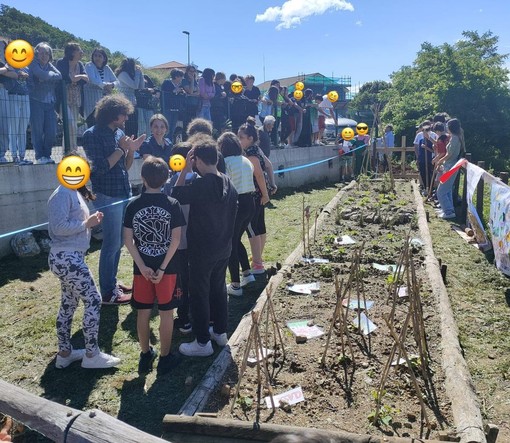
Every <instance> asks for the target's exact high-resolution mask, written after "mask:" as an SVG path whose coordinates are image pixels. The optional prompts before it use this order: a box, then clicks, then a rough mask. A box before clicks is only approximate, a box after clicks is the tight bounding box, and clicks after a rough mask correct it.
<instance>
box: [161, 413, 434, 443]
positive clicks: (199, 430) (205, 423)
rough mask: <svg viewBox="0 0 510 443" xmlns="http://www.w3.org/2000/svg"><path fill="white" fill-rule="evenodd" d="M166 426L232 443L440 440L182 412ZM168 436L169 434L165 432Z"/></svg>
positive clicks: (167, 419)
mask: <svg viewBox="0 0 510 443" xmlns="http://www.w3.org/2000/svg"><path fill="white" fill-rule="evenodd" d="M163 426H164V428H165V430H166V431H168V432H171V433H172V436H173V438H174V440H175V441H179V438H178V434H187V435H193V436H203V437H209V438H212V440H206V439H205V438H204V439H203V440H200V439H199V438H197V439H193V437H192V439H191V440H185V441H192V442H195V441H196V442H204V441H211V442H212V441H214V442H219V441H224V439H225V438H230V439H232V440H230V441H231V442H239V441H243V440H244V441H265V442H267V441H270V440H272V439H273V438H275V437H277V436H279V435H289V434H294V435H299V436H301V440H300V441H306V440H307V439H306V437H307V436H309V438H310V436H311V435H313V436H316V437H322V438H324V440H325V441H326V440H327V441H329V442H334V443H382V442H385V443H411V442H414V443H418V442H427V443H437V442H435V441H433V440H421V439H417V438H412V439H411V438H399V437H386V436H382V437H377V436H373V435H360V434H354V433H351V432H346V431H342V430H325V429H313V428H303V427H298V426H285V425H275V424H271V423H260V422H259V423H255V422H251V421H240V420H235V419H219V418H206V417H198V416H195V417H185V416H182V415H170V414H169V415H165V418H164V419H163ZM165 435H166V434H165Z"/></svg>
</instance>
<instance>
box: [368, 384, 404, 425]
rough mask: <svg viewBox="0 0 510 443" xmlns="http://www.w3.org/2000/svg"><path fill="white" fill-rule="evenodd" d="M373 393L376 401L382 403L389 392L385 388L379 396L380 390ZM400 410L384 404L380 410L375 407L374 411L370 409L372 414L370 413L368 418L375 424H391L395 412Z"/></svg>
mask: <svg viewBox="0 0 510 443" xmlns="http://www.w3.org/2000/svg"><path fill="white" fill-rule="evenodd" d="M371 394H372V397H373V398H374V400H375V401H376V403H377V404H379V405H381V403H382V402H383V399H384V397H385V396H386V394H387V392H386V390H385V389H383V390H382V391H381V394H380V396H379V392H378V391H375V390H373V391H372V392H371ZM399 412H400V410H399V409H396V408H393V407H392V406H389V405H387V404H382V405H381V406H380V407H379V411H377V409H373V410H372V411H370V414H368V417H367V418H368V420H369V421H370V422H371V423H372V424H373V425H375V426H380V425H385V426H391V424H392V422H393V416H394V415H395V414H398V413H399Z"/></svg>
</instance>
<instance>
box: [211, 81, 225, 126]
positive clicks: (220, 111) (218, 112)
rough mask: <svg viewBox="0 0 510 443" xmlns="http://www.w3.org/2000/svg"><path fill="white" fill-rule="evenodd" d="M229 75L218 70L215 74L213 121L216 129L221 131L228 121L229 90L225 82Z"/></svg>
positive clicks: (212, 102)
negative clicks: (226, 88)
mask: <svg viewBox="0 0 510 443" xmlns="http://www.w3.org/2000/svg"><path fill="white" fill-rule="evenodd" d="M226 81H227V77H226V75H225V73H224V72H217V73H216V74H215V76H214V90H215V93H214V98H213V99H212V100H211V121H212V123H213V127H214V129H215V130H216V131H217V132H218V133H221V131H222V129H223V128H224V127H225V122H226V121H227V112H228V105H227V92H226V91H225V82H226Z"/></svg>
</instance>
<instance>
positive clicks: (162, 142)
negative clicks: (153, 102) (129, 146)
mask: <svg viewBox="0 0 510 443" xmlns="http://www.w3.org/2000/svg"><path fill="white" fill-rule="evenodd" d="M149 126H150V128H151V134H152V135H151V136H150V137H149V138H148V139H147V140H145V141H144V142H143V143H142V146H140V155H141V156H142V157H143V159H144V160H145V159H146V158H147V157H148V156H149V155H152V156H154V157H159V158H162V159H163V160H164V161H165V163H166V164H167V165H168V162H169V160H170V156H171V155H172V143H171V142H170V140H169V139H168V138H166V137H165V135H166V134H167V133H168V120H167V119H166V118H165V116H164V115H163V114H154V115H153V116H152V117H151V119H150V120H149Z"/></svg>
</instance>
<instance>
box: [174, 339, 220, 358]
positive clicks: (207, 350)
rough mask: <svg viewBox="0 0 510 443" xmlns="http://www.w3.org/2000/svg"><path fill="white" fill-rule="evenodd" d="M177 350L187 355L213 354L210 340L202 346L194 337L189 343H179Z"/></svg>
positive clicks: (205, 355) (203, 355) (201, 355)
mask: <svg viewBox="0 0 510 443" xmlns="http://www.w3.org/2000/svg"><path fill="white" fill-rule="evenodd" d="M179 352H180V353H181V354H183V355H187V356H188V357H209V356H210V355H212V354H214V350H213V347H212V344H211V340H209V341H208V342H207V344H205V345H203V346H202V345H200V344H199V343H198V342H197V340H196V339H195V340H193V341H192V342H191V343H181V345H180V346H179Z"/></svg>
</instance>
